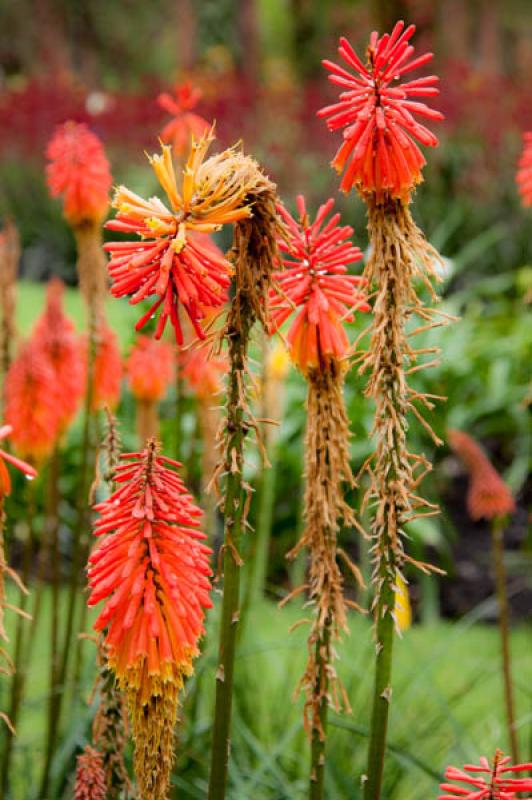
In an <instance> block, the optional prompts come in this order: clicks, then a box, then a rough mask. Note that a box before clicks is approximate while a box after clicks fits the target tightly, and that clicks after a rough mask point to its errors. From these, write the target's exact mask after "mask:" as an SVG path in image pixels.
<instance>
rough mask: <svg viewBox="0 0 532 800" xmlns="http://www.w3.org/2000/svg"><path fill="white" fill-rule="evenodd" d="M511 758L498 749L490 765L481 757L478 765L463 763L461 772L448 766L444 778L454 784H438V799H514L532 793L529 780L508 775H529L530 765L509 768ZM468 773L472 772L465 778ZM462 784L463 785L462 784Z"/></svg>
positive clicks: (531, 783)
mask: <svg viewBox="0 0 532 800" xmlns="http://www.w3.org/2000/svg"><path fill="white" fill-rule="evenodd" d="M509 761H510V756H503V754H502V752H501V751H500V750H497V751H496V753H495V756H494V757H493V762H492V764H490V763H489V762H488V759H487V758H485V757H484V756H482V758H481V759H480V765H479V766H477V765H476V764H466V765H465V766H464V769H463V770H461V769H457V768H456V767H447V769H446V770H445V778H446V779H447V780H448V781H456V782H457V783H458V784H459V785H458V786H457V785H456V784H455V783H442V784H440V791H441V792H442V793H443V794H440V796H439V798H438V800H456V799H457V798H461V800H513V798H517V796H518V794H520V793H521V792H528V791H531V790H532V778H512V777H510V776H509V773H516V772H530V771H532V764H516V765H513V766H512V765H510V764H509ZM467 773H471V774H470V775H468V774H467ZM462 784H464V785H462Z"/></svg>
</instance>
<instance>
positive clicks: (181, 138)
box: [157, 81, 210, 156]
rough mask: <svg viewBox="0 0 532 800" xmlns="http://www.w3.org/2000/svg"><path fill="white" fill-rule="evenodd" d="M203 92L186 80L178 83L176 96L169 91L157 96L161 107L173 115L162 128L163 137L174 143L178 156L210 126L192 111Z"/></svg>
mask: <svg viewBox="0 0 532 800" xmlns="http://www.w3.org/2000/svg"><path fill="white" fill-rule="evenodd" d="M202 94H203V93H202V91H201V89H198V87H196V86H192V83H191V82H190V81H185V82H184V83H178V84H176V86H175V94H174V97H172V95H171V94H169V93H168V92H162V93H161V94H160V95H159V97H158V98H157V102H158V103H159V105H160V106H161V108H164V110H165V111H168V113H169V114H172V116H173V119H172V120H170V122H168V123H167V124H166V125H165V126H164V128H163V129H162V131H161V139H162V140H163V142H165V143H166V144H170V145H172V147H173V149H174V153H175V154H176V155H177V156H182V155H184V153H186V152H187V150H188V148H189V147H190V142H191V140H192V139H193V138H194V139H201V137H202V136H205V134H206V133H207V132H208V130H209V128H210V125H209V123H208V122H207V120H206V119H203V117H200V115H199V114H195V113H194V112H193V111H192V109H193V108H195V107H196V106H197V104H198V102H199V101H200V100H201V97H202Z"/></svg>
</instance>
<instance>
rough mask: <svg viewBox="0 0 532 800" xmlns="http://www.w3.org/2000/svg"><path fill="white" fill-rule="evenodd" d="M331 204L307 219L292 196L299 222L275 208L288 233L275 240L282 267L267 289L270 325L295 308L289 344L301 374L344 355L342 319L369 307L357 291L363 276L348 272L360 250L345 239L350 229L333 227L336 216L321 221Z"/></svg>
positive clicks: (275, 325) (274, 325)
mask: <svg viewBox="0 0 532 800" xmlns="http://www.w3.org/2000/svg"><path fill="white" fill-rule="evenodd" d="M333 206H334V200H332V199H331V200H328V201H327V202H326V203H324V204H323V205H322V206H320V208H319V209H318V213H317V214H316V218H315V220H314V222H312V223H311V222H310V220H309V216H308V214H307V210H306V206H305V199H304V197H303V196H302V195H299V196H298V198H297V207H298V212H299V217H300V219H299V222H296V220H295V219H294V218H293V217H292V216H291V215H290V214H289V213H288V211H287V210H286V209H285V208H283V206H281V205H280V206H279V213H280V214H281V216H282V218H283V220H284V222H285V223H286V230H287V236H286V238H285V239H281V240H280V241H279V249H280V250H281V252H282V253H284V257H283V262H284V267H285V269H284V270H281V271H279V272H277V273H275V275H274V278H275V279H276V281H277V286H276V287H275V286H274V288H273V289H272V290H271V292H270V300H271V307H272V328H273V330H274V331H276V330H278V329H279V328H280V326H281V325H282V324H283V322H285V320H286V319H288V317H289V316H290V315H291V314H292V312H293V311H294V309H299V312H298V313H297V316H296V318H295V320H294V322H293V323H292V326H291V328H290V331H289V333H288V342H289V345H290V355H291V357H292V359H293V361H294V362H295V363H296V364H297V365H298V366H299V368H300V369H301V370H302V371H303V372H306V371H307V370H308V369H309V368H311V367H319V366H320V365H321V366H323V364H324V362H325V361H326V360H327V359H330V358H334V359H340V358H342V357H343V356H345V354H346V352H347V350H348V347H349V339H348V338H347V333H346V332H345V329H344V322H345V321H352V320H353V314H354V311H355V310H359V311H369V305H368V303H367V300H366V297H365V295H364V293H363V292H362V291H361V289H360V287H361V286H362V285H363V284H364V281H363V279H362V278H361V277H360V276H357V275H348V274H347V269H348V265H349V264H353V263H355V262H357V261H360V260H361V259H362V253H361V251H360V249H359V248H358V247H355V246H354V245H353V244H352V243H351V241H350V237H351V236H352V235H353V229H352V228H351V227H349V225H345V226H343V227H340V226H339V225H338V223H339V221H340V214H338V213H336V214H333V216H332V217H331V218H330V219H329V220H327V221H326V218H327V216H328V214H329V213H330V212H331V210H332V208H333Z"/></svg>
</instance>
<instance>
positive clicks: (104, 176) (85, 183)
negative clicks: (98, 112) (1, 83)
mask: <svg viewBox="0 0 532 800" xmlns="http://www.w3.org/2000/svg"><path fill="white" fill-rule="evenodd" d="M46 156H47V158H48V159H49V161H50V164H49V165H48V166H47V168H46V175H47V181H48V187H49V189H50V194H51V195H52V197H58V196H60V195H61V196H62V197H63V213H64V215H65V218H66V219H67V221H68V222H69V223H70V225H73V226H77V225H81V224H83V223H87V222H92V223H99V222H101V220H102V219H103V218H104V216H105V214H106V211H107V207H108V205H109V191H110V189H111V184H112V178H111V172H110V169H109V162H108V160H107V158H106V156H105V152H104V149H103V145H102V143H101V142H100V140H99V139H98V137H97V136H96V134H94V133H92V131H90V130H89V129H88V128H87V126H86V125H84V124H83V123H77V122H71V121H69V122H65V123H64V125H61V126H59V127H58V128H57V129H56V131H55V133H54V135H53V136H52V138H51V140H50V142H49V144H48V147H47V149H46Z"/></svg>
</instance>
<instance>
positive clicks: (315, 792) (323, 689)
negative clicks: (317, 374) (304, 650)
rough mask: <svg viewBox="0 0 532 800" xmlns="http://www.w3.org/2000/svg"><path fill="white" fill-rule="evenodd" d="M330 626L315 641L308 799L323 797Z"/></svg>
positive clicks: (318, 799)
mask: <svg viewBox="0 0 532 800" xmlns="http://www.w3.org/2000/svg"><path fill="white" fill-rule="evenodd" d="M330 635H331V634H330V627H329V626H328V625H327V626H326V627H325V629H324V633H323V636H321V637H319V638H318V640H317V642H316V666H317V676H316V686H315V689H314V691H315V694H316V696H317V697H319V698H321V699H320V700H319V704H320V707H319V725H314V726H313V728H312V741H311V751H310V782H309V800H323V798H324V797H325V794H324V792H325V746H326V743H327V738H326V733H327V712H328V708H329V703H328V699H327V695H328V691H327V688H328V683H329V680H328V677H327V666H328V662H327V658H326V657H325V654H326V653H328V652H329V641H330Z"/></svg>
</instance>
